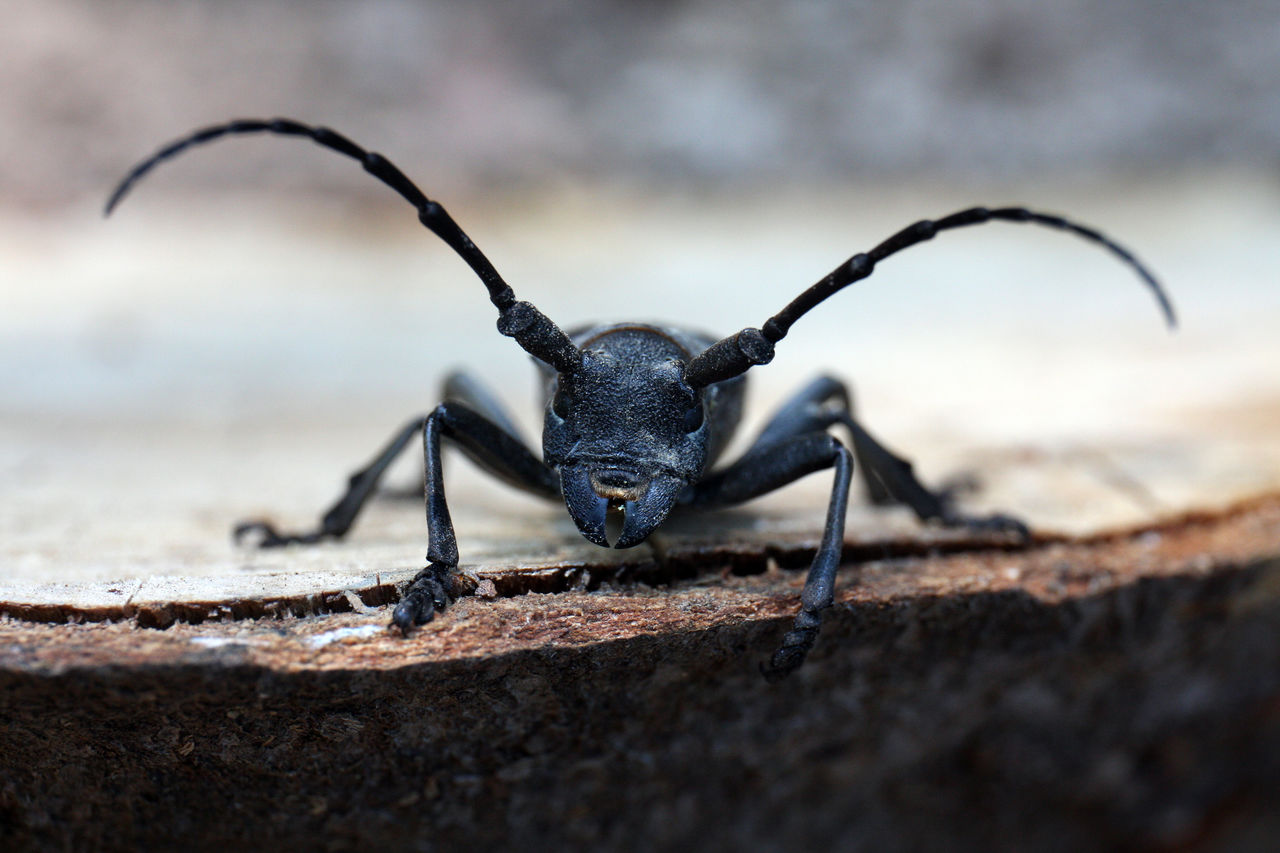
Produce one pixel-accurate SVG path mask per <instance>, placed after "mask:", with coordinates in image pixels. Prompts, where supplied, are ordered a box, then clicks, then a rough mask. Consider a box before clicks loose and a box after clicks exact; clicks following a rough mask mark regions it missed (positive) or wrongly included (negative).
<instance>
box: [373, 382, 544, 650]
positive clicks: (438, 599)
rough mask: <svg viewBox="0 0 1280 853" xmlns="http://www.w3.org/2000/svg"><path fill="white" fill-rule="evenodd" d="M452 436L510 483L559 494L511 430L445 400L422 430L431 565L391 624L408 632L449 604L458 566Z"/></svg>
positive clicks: (412, 586) (475, 459) (416, 579)
mask: <svg viewBox="0 0 1280 853" xmlns="http://www.w3.org/2000/svg"><path fill="white" fill-rule="evenodd" d="M444 438H447V439H449V440H450V441H451V442H453V443H454V444H456V445H457V446H458V447H459V448H461V450H462V452H463V453H465V454H466V455H467V456H468V457H469V458H470V459H471V460H472V461H473V462H475V463H476V464H478V465H480V467H482V468H484V469H485V470H487V471H489V472H490V473H492V474H494V475H495V476H497V477H499V478H500V479H502V480H505V481H506V482H508V483H510V484H512V485H515V486H518V487H521V488H524V489H527V490H529V491H532V492H535V493H537V494H540V495H543V496H548V497H549V496H555V495H558V494H559V490H558V489H559V486H558V481H557V479H556V476H555V473H554V472H553V471H552V470H551V469H550V468H548V467H547V466H546V465H544V464H543V463H542V460H541V459H539V458H538V457H537V456H535V455H534V454H533V452H532V451H530V450H529V448H528V447H526V446H525V445H524V444H523V443H521V442H520V440H519V439H517V438H515V437H514V436H512V435H511V434H510V433H509V432H507V430H505V429H503V428H502V427H501V426H498V425H497V424H495V423H493V422H492V421H490V420H488V419H487V418H485V417H484V416H482V415H480V414H478V413H477V412H475V411H474V410H473V409H471V408H470V407H468V406H466V405H464V404H462V403H458V402H445V403H441V404H440V405H439V406H437V407H436V410H435V411H434V412H432V413H431V414H430V415H428V416H427V418H426V420H425V422H424V423H423V429H422V448H423V472H424V479H425V481H426V498H427V537H428V540H427V567H426V568H425V569H423V570H422V571H421V572H419V573H418V574H417V576H416V577H414V579H413V580H412V581H411V582H410V584H409V587H408V589H407V590H405V594H404V598H402V599H401V600H400V603H399V604H398V605H396V609H395V611H394V612H393V614H392V624H394V625H395V626H396V627H398V628H400V630H401V631H404V632H405V633H408V632H409V631H410V630H412V629H413V627H414V626H415V625H422V624H425V623H427V622H430V621H431V619H432V617H434V616H435V614H436V611H438V610H442V609H444V608H445V607H446V606H448V603H449V598H450V595H451V593H452V592H453V591H454V589H453V586H454V585H453V584H452V582H451V581H452V575H453V574H454V573H456V572H457V569H458V541H457V538H456V537H455V536H454V532H453V519H452V518H451V517H450V515H449V504H448V502H447V501H446V500H445V495H444V473H443V470H442V468H441V464H440V445H441V440H442V439H444Z"/></svg>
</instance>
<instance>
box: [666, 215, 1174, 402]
mask: <svg viewBox="0 0 1280 853" xmlns="http://www.w3.org/2000/svg"><path fill="white" fill-rule="evenodd" d="M992 220H1000V221H1004V222H1030V223H1034V224H1036V225H1044V226H1046V227H1049V228H1056V229H1059V230H1061V231H1069V232H1071V233H1072V234H1075V235H1077V236H1079V237H1083V238H1084V239H1086V240H1089V241H1092V242H1094V243H1097V244H1099V245H1101V246H1103V247H1104V248H1106V249H1107V250H1109V251H1110V252H1111V253H1112V254H1114V255H1115V256H1116V257H1118V258H1120V260H1122V261H1124V262H1125V263H1126V264H1128V265H1129V267H1130V268H1132V269H1133V270H1134V272H1136V273H1137V274H1138V276H1139V278H1141V279H1142V281H1143V283H1144V284H1146V286H1147V288H1148V289H1149V290H1151V292H1152V294H1153V295H1154V296H1155V298H1156V302H1157V303H1158V304H1159V306H1160V310H1161V312H1162V313H1163V314H1164V319H1165V322H1166V323H1167V324H1168V325H1169V327H1170V328H1173V327H1174V326H1176V325H1177V318H1176V316H1175V315H1174V311H1173V305H1172V303H1171V302H1170V301H1169V297H1168V295H1167V294H1166V293H1165V292H1164V288H1162V287H1161V286H1160V282H1158V281H1157V280H1156V277H1155V276H1154V275H1152V274H1151V271H1150V270H1148V269H1147V268H1146V267H1145V266H1143V264H1142V262H1140V261H1139V260H1138V259H1137V258H1136V257H1134V255H1133V253H1132V252H1130V251H1129V250H1128V249H1126V248H1124V247H1123V246H1121V245H1119V244H1118V243H1116V242H1115V241H1113V240H1111V239H1110V238H1109V237H1107V236H1106V235H1104V234H1102V233H1101V232H1100V231H1097V230H1095V229H1093V228H1090V227H1088V226H1086V225H1081V224H1079V223H1076V222H1072V221H1071V220H1069V219H1064V218H1063V217H1061V216H1055V215H1053V214H1049V213H1037V212H1035V211H1032V210H1027V209H1026V208H1025V207H998V208H994V209H988V208H985V207H971V208H969V209H968V210H961V211H959V212H957V213H953V214H951V215H950V216H946V217H943V218H942V219H938V220H930V219H923V220H921V221H919V222H916V223H914V224H913V225H908V226H907V227H906V228H903V229H902V230H901V231H899V232H898V233H897V234H894V235H893V236H892V237H890V238H889V239H888V240H885V241H884V242H883V243H881V244H880V245H878V246H876V247H875V248H874V249H872V250H871V251H870V252H863V253H859V254H856V255H854V256H853V257H852V258H850V259H849V260H847V261H845V262H844V263H843V264H841V265H840V266H838V267H836V268H835V269H834V270H832V271H831V273H830V274H828V275H827V276H826V277H824V278H823V279H822V280H821V281H819V282H818V283H817V284H815V285H813V286H812V287H810V288H809V289H808V290H806V291H804V292H803V293H801V294H800V295H799V296H797V297H796V298H795V299H793V300H792V301H791V303H790V304H789V305H787V307H786V308H783V309H782V310H781V311H779V312H778V313H777V314H775V315H773V316H772V317H770V318H769V320H768V321H766V322H765V324H764V325H763V326H762V327H761V328H759V329H754V328H747V329H743V330H742V331H741V332H738V333H737V334H735V335H731V336H729V337H727V338H724V339H722V340H720V341H717V342H716V343H715V344H713V345H712V346H711V347H709V348H708V349H706V350H705V351H703V352H702V353H701V354H699V355H698V356H697V357H696V358H694V359H693V360H692V361H690V362H689V364H688V365H687V366H686V367H685V373H684V379H685V382H686V383H688V384H689V385H690V386H691V387H694V388H700V387H705V386H707V385H711V384H713V383H716V382H722V381H724V380H725V379H731V378H733V377H734V376H737V375H738V374H740V373H744V372H746V371H747V370H750V369H751V368H752V367H754V366H755V365H757V364H768V363H769V362H770V361H772V360H773V354H774V344H776V343H777V342H778V341H780V340H782V339H783V338H784V337H786V335H787V332H788V331H790V329H791V326H792V325H794V324H795V322H796V320H799V319H800V318H801V317H803V316H804V315H805V314H807V313H809V312H810V311H811V310H813V309H814V308H815V307H817V306H818V305H819V304H821V303H822V302H823V301H825V300H826V299H827V298H828V297H830V296H832V295H833V294H835V293H837V292H839V291H841V290H843V289H844V288H846V287H848V286H849V285H851V284H853V283H854V282H855V281H861V280H862V279H864V278H866V277H867V276H869V275H871V273H872V272H873V271H874V270H875V266H876V264H877V263H879V262H880V261H883V260H884V259H885V258H888V257H889V256H891V255H894V254H896V253H898V252H901V251H902V250H903V249H907V248H910V247H911V246H914V245H916V244H917V243H923V242H924V241H925V240H929V239H932V238H933V236H934V235H935V234H937V233H939V232H941V231H947V230H950V229H952V228H963V227H965V226H968V225H981V224H983V223H986V222H990V221H992Z"/></svg>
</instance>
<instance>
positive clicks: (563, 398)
mask: <svg viewBox="0 0 1280 853" xmlns="http://www.w3.org/2000/svg"><path fill="white" fill-rule="evenodd" d="M551 411H553V412H555V414H556V417H558V418H560V419H561V420H564V419H565V418H567V417H569V397H568V395H566V394H565V393H564V389H563V388H557V389H556V395H555V396H554V397H552V398H551Z"/></svg>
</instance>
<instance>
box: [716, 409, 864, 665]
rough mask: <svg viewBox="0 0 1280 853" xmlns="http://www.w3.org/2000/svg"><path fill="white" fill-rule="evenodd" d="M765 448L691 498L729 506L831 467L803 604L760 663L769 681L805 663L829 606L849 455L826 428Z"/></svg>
mask: <svg viewBox="0 0 1280 853" xmlns="http://www.w3.org/2000/svg"><path fill="white" fill-rule="evenodd" d="M767 451H768V452H759V453H748V454H747V455H746V456H744V457H742V458H741V459H739V460H738V461H737V462H735V463H734V464H733V465H730V466H729V467H728V468H726V469H724V470H723V471H721V472H719V473H717V474H714V475H712V476H711V477H709V478H707V479H706V480H704V481H703V482H701V483H699V484H698V485H697V486H695V487H694V493H693V497H692V500H691V503H692V504H693V505H694V506H697V507H703V508H711V507H719V506H729V505H732V504H737V503H741V502H743V501H747V500H750V499H752V498H754V497H758V496H759V495H762V494H765V493H766V492H771V491H773V490H775V489H778V488H781V487H782V486H785V485H787V484H788V483H791V482H793V481H795V480H798V479H800V478H801V477H803V476H804V475H806V474H811V473H813V472H814V471H819V470H822V469H824V468H834V469H835V477H834V478H833V482H832V484H831V501H830V502H829V503H828V504H827V519H826V523H825V525H824V526H823V530H822V541H821V542H820V543H819V544H818V551H817V553H816V554H815V555H814V557H813V563H812V564H811V565H810V567H809V575H808V578H807V579H806V580H805V584H804V591H803V592H802V593H801V594H800V603H801V608H800V612H799V613H798V614H797V615H796V620H795V624H794V626H793V627H792V629H791V630H790V631H789V632H787V634H786V636H785V637H783V638H782V645H781V646H780V647H779V648H778V650H777V651H776V652H774V654H773V657H772V658H771V659H770V661H769V664H768V665H767V666H766V667H764V668H763V672H764V675H765V677H766V678H767V679H769V680H770V681H776V680H778V679H780V678H783V677H784V676H786V675H787V674H789V673H790V672H792V671H793V670H795V669H797V668H799V666H800V665H801V664H802V663H804V659H805V656H806V655H808V654H809V651H810V649H812V648H813V644H814V642H815V641H816V640H817V638H818V629H819V628H820V627H821V626H822V611H823V610H826V609H827V608H828V607H830V606H831V602H832V596H833V593H834V590H835V578H836V570H837V569H838V568H839V567H840V558H841V553H842V550H843V547H844V516H845V511H846V510H847V509H848V506H849V483H850V480H851V479H852V477H853V455H852V454H851V453H850V452H849V451H848V449H846V448H845V446H844V445H842V444H841V443H840V442H839V441H838V440H837V439H836V438H835V437H834V436H831V435H828V434H826V433H824V432H810V433H808V434H807V435H798V436H792V437H791V438H788V439H779V440H778V441H774V442H770V443H769V444H768V445H767Z"/></svg>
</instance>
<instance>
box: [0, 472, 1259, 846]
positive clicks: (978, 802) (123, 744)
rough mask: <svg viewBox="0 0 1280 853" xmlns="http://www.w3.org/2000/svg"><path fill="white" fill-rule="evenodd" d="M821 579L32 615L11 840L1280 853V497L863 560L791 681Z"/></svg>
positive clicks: (11, 660)
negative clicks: (204, 619) (395, 612)
mask: <svg viewBox="0 0 1280 853" xmlns="http://www.w3.org/2000/svg"><path fill="white" fill-rule="evenodd" d="M704 568H706V567H704ZM801 580H802V578H801V574H800V573H798V572H793V571H787V570H783V569H778V568H771V569H769V570H767V571H764V572H763V573H759V574H746V575H739V574H733V573H731V572H726V573H724V574H723V575H722V576H717V575H715V574H711V575H708V574H706V573H705V572H704V573H702V574H700V575H699V576H698V577H696V578H694V579H692V580H686V581H681V582H677V583H675V584H674V585H672V586H666V587H649V586H644V585H639V586H621V587H614V586H609V585H607V584H606V585H604V586H602V587H601V588H600V589H597V590H594V591H586V590H582V591H570V592H564V593H561V594H558V595H555V596H547V595H537V594H529V595H522V596H516V597H512V598H496V599H489V600H484V599H479V598H471V599H467V600H464V601H463V602H461V603H460V604H459V605H458V606H456V607H455V608H454V609H453V610H451V611H450V612H448V613H447V614H446V615H445V616H443V617H441V618H440V620H439V621H438V622H437V623H434V624H432V625H430V626H428V627H427V628H425V629H423V630H422V631H420V632H419V633H418V634H417V635H415V636H414V637H412V638H410V639H408V640H402V639H400V638H398V637H396V636H393V635H391V634H389V633H387V631H386V630H385V628H384V625H385V622H386V613H385V611H384V610H379V611H376V612H372V613H346V614H329V615H321V616H313V617H307V618H301V619H286V620H271V619H262V620H257V621H225V622H218V623H212V622H209V623H205V624H201V625H191V624H183V623H178V624H175V625H173V626H172V627H170V628H169V629H168V630H165V631H157V630H148V629H145V628H141V627H138V625H137V624H136V623H132V622H124V623H110V622H102V623H85V624H33V623H29V622H23V621H18V620H13V619H7V620H5V621H3V622H0V667H2V669H0V687H2V689H0V703H3V707H2V710H3V716H4V720H5V725H4V726H3V728H0V840H2V841H3V845H4V846H6V847H10V848H11V849H12V848H22V847H44V848H55V849H56V848H66V849H108V848H115V849H123V848H135V847H138V846H146V847H151V848H157V847H165V846H171V845H173V844H176V843H179V842H180V843H181V844H182V845H183V846H184V847H185V846H190V847H194V848H197V849H211V848H223V847H225V846H226V845H230V844H240V845H244V844H253V845H267V844H271V845H276V844H284V843H288V844H290V845H298V846H301V847H303V848H308V849H322V848H323V849H347V848H356V847H359V848H362V849H385V848H390V849H397V848H409V849H449V848H453V847H457V846H462V845H467V846H469V847H477V848H481V849H484V848H488V849H497V848H510V847H514V846H519V847H522V848H538V849H563V848H564V847H565V846H569V847H589V846H590V847H594V846H598V845H608V846H610V847H613V848H617V849H654V848H655V847H661V846H676V845H693V844H697V845H699V846H700V847H701V848H704V849H730V848H733V849H741V848H744V847H746V848H750V849H765V850H769V849H803V848H810V849H816V848H819V847H827V846H828V845H834V848H833V849H846V850H861V849H866V850H871V849H907V848H917V849H918V848H921V847H930V848H933V849H942V848H948V849H973V850H986V849H992V848H993V847H997V848H1017V849H1045V850H1080V849H1115V848H1130V849H1132V848H1153V849H1190V850H1240V849H1257V850H1263V849H1272V848H1271V842H1272V836H1273V834H1274V833H1275V832H1276V831H1278V830H1280V822H1277V819H1276V817H1275V815H1276V814H1277V808H1278V807H1280V795H1278V794H1277V793H1276V792H1277V790H1280V787H1278V786H1280V714H1278V713H1277V709H1278V708H1280V498H1276V497H1272V498H1268V499H1261V500H1255V501H1252V502H1248V503H1245V504H1241V505H1239V506H1236V507H1234V508H1232V509H1230V510H1228V511H1226V512H1223V513H1218V514H1199V515H1191V516H1186V517H1182V518H1179V519H1174V520H1172V521H1169V522H1167V523H1165V524H1163V525H1161V526H1159V527H1152V528H1148V529H1145V530H1137V531H1131V532H1128V533H1120V534H1111V535H1106V536H1099V537H1094V538H1087V539H1078V540H1064V541H1055V542H1041V543H1038V544H1036V545H1034V546H1032V547H1030V548H1028V549H1026V550H1020V551H1018V550H1015V551H1009V550H1003V549H994V550H992V549H986V550H983V549H979V550H976V551H969V552H962V553H954V554H939V555H933V556H930V555H927V554H917V555H908V556H896V557H890V558H887V559H880V560H870V561H859V562H855V563H853V564H851V565H850V566H849V567H848V568H847V569H846V571H845V572H843V576H842V578H841V580H842V584H843V587H842V589H841V591H840V594H839V598H838V602H837V605H836V607H835V608H833V610H832V611H831V614H830V616H829V618H828V620H827V624H826V627H825V628H824V631H823V636H822V640H821V642H820V643H819V646H818V648H817V650H816V652H815V653H814V655H813V657H812V658H811V660H810V662H809V663H808V664H807V665H806V666H805V667H804V668H803V669H802V670H801V671H800V672H799V673H798V674H797V675H796V676H794V677H792V678H790V679H789V680H787V681H784V682H783V683H781V684H778V685H773V686H770V685H767V684H766V683H765V682H764V681H763V679H762V678H761V677H760V675H759V673H758V672H757V670H756V665H757V663H758V662H759V661H760V660H761V659H762V658H763V657H764V656H765V655H766V654H767V653H768V652H769V651H770V649H771V648H772V645H773V644H774V643H776V642H777V640H778V639H779V637H780V636H781V633H782V632H783V631H784V630H785V629H786V627H787V625H788V623H789V621H790V616H791V613H792V611H793V610H794V607H795V601H796V595H797V592H798V587H799V584H800V582H801ZM686 849H687V848H686Z"/></svg>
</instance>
